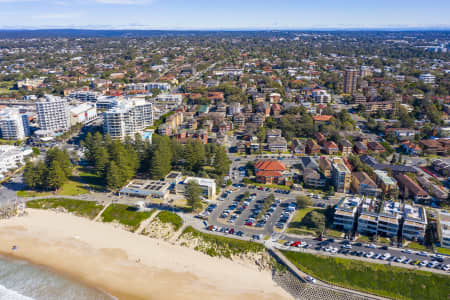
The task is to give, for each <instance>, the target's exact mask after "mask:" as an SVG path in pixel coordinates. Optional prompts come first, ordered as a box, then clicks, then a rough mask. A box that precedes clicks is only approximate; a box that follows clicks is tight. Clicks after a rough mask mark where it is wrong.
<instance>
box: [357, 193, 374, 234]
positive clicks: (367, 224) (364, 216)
mask: <svg viewBox="0 0 450 300" xmlns="http://www.w3.org/2000/svg"><path fill="white" fill-rule="evenodd" d="M376 209H377V202H376V201H375V200H373V199H370V198H364V199H363V200H362V201H361V212H360V213H359V216H358V229H357V231H358V232H359V233H361V234H365V235H369V236H372V235H376V234H377V227H378V214H377V211H376Z"/></svg>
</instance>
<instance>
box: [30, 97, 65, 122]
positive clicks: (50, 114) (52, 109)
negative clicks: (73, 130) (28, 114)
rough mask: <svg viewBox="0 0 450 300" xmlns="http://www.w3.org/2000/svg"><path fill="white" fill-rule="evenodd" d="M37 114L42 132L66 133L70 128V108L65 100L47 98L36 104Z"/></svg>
mask: <svg viewBox="0 0 450 300" xmlns="http://www.w3.org/2000/svg"><path fill="white" fill-rule="evenodd" d="M36 113H37V116H38V119H39V127H40V128H41V130H48V131H66V130H68V129H69V127H70V119H69V107H68V105H67V101H66V99H64V98H60V97H54V96H49V95H47V96H45V98H44V99H41V100H40V101H39V102H36Z"/></svg>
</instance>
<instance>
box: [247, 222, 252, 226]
mask: <svg viewBox="0 0 450 300" xmlns="http://www.w3.org/2000/svg"><path fill="white" fill-rule="evenodd" d="M245 226H253V223H252V222H247V223H245Z"/></svg>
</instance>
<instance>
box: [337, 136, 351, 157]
mask: <svg viewBox="0 0 450 300" xmlns="http://www.w3.org/2000/svg"><path fill="white" fill-rule="evenodd" d="M352 147H353V145H352V143H350V142H349V141H348V140H341V141H340V142H339V150H341V153H342V155H344V156H346V155H350V154H352Z"/></svg>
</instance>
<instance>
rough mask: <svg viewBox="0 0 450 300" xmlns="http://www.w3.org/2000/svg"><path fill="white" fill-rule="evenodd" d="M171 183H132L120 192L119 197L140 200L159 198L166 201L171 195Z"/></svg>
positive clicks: (136, 181)
mask: <svg viewBox="0 0 450 300" xmlns="http://www.w3.org/2000/svg"><path fill="white" fill-rule="evenodd" d="M169 187H170V183H169V182H166V181H160V180H140V179H135V180H132V181H130V183H128V184H127V185H126V186H125V187H124V188H122V189H121V190H120V191H119V195H124V196H132V197H139V198H144V199H147V198H158V199H166V198H167V196H168V195H169Z"/></svg>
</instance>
